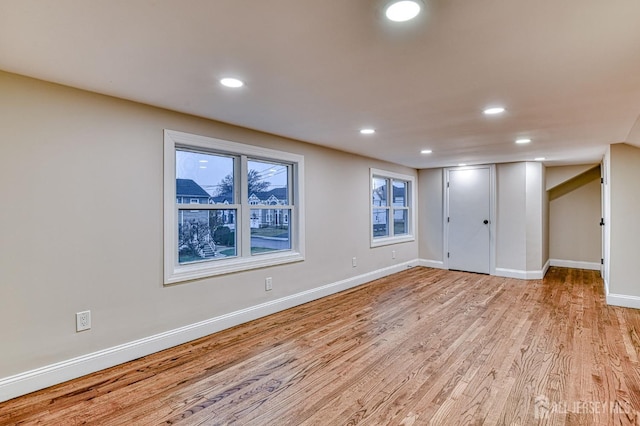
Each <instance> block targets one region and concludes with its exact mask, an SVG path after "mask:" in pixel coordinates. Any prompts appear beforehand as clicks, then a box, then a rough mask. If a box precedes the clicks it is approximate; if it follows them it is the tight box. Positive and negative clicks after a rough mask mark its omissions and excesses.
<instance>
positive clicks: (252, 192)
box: [247, 160, 289, 206]
mask: <svg viewBox="0 0 640 426" xmlns="http://www.w3.org/2000/svg"><path fill="white" fill-rule="evenodd" d="M247 168H248V169H249V172H248V176H247V185H248V186H249V191H248V194H249V204H251V205H253V206H256V205H260V206H281V205H287V204H289V167H288V166H287V165H286V164H279V163H271V162H265V161H256V160H249V161H247Z"/></svg>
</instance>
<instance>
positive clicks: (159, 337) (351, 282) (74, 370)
mask: <svg viewBox="0 0 640 426" xmlns="http://www.w3.org/2000/svg"><path fill="white" fill-rule="evenodd" d="M416 265H420V260H418V259H415V260H413V261H410V262H404V263H400V264H397V265H393V266H389V267H385V268H381V269H378V270H375V271H371V272H367V273H365V274H361V275H358V276H355V277H351V278H347V279H344V280H341V281H337V282H334V283H331V284H327V285H324V286H321V287H317V288H314V289H311V290H307V291H303V292H300V293H296V294H293V295H291V296H286V297H283V298H280V299H277V300H273V301H269V302H265V303H261V304H259V305H256V306H252V307H250V308H246V309H241V310H239V311H235V312H231V313H228V314H224V315H220V316H217V317H214V318H210V319H208V320H205V321H201V322H198V323H195V324H190V325H187V326H184V327H180V328H176V329H174V330H169V331H166V332H163V333H160V334H156V335H153V336H149V337H146V338H143V339H139V340H135V341H133V342H128V343H125V344H122V345H118V346H114V347H111V348H107V349H103V350H100V351H97V352H93V353H90V354H86V355H82V356H79V357H76V358H72V359H69V360H66V361H62V362H58V363H55V364H51V365H47V366H44V367H41V368H36V369H34V370H31V371H26V372H24V373H19V374H16V375H14V376H10V377H5V378H0V402H2V401H7V400H9V399H11V398H15V397H17V396H20V395H25V394H27V393H30V392H34V391H36V390H40V389H44V388H46V387H49V386H52V385H55V384H58V383H62V382H65V381H67V380H71V379H75V378H78V377H81V376H84V375H86V374H90V373H94V372H96V371H100V370H103V369H105V368H109V367H113V366H115V365H118V364H122V363H124V362H127V361H131V360H134V359H137V358H140V357H142V356H146V355H149V354H152V353H155V352H158V351H161V350H164V349H168V348H171V347H174V346H176V345H180V344H182V343H186V342H190V341H192V340H195V339H199V338H200V337H204V336H208V335H210V334H213V333H216V332H218V331H222V330H224V329H227V328H230V327H234V326H236V325H239V324H243V323H245V322H248V321H252V320H254V319H257V318H261V317H264V316H267V315H271V314H273V313H276V312H279V311H283V310H285V309H289V308H293V307H294V306H298V305H302V304H304V303H308V302H311V301H313V300H316V299H320V298H322V297H326V296H329V295H331V294H334V293H338V292H341V291H344V290H348V289H350V288H353V287H357V286H359V285H362V284H364V283H367V282H369V281H373V280H376V279H378V278H383V277H386V276H387V275H391V274H394V273H396V272H400V271H403V270H405V269H407V268H408V267H412V266H416Z"/></svg>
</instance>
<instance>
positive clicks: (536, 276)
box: [495, 260, 550, 280]
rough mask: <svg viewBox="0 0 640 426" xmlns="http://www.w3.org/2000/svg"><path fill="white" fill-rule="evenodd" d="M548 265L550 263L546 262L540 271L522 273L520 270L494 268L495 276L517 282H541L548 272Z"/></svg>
mask: <svg viewBox="0 0 640 426" xmlns="http://www.w3.org/2000/svg"><path fill="white" fill-rule="evenodd" d="M549 264H550V262H549V261H548V260H547V262H546V263H545V264H544V266H543V267H542V269H541V270H539V271H523V270H520V269H507V268H496V273H495V275H496V276H498V277H505V278H517V279H519V280H541V279H543V278H544V276H545V275H546V274H547V271H548V270H549Z"/></svg>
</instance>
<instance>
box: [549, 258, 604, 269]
mask: <svg viewBox="0 0 640 426" xmlns="http://www.w3.org/2000/svg"><path fill="white" fill-rule="evenodd" d="M549 262H550V263H551V266H559V267H562V268H573V269H589V270H591V271H600V267H601V266H602V265H601V264H600V263H597V262H582V261H579V260H562V259H549Z"/></svg>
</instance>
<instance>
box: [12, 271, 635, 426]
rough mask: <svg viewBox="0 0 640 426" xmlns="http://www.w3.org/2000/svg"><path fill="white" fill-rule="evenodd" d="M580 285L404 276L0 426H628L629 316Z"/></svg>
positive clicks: (26, 402) (253, 326) (550, 279)
mask: <svg viewBox="0 0 640 426" xmlns="http://www.w3.org/2000/svg"><path fill="white" fill-rule="evenodd" d="M602 288H603V285H602V280H601V279H600V278H599V274H598V273H597V272H594V271H583V270H574V269H566V268H551V269H550V271H549V273H548V274H547V276H546V277H545V279H544V280H531V281H521V280H514V279H507V278H500V277H490V276H486V275H478V274H469V273H463V272H454V271H443V270H435V269H429V268H412V269H409V270H407V271H404V272H402V273H399V274H395V275H393V276H389V277H386V278H383V279H380V280H376V281H373V282H371V283H369V284H366V285H363V286H360V287H358V288H355V289H352V290H349V291H346V292H343V293H340V294H336V295H332V296H329V297H326V298H324V299H322V300H318V301H315V302H311V303H308V304H305V305H302V306H298V307H296V308H293V309H289V310H287V311H284V312H280V313H277V314H274V315H271V316H269V317H266V318H262V319H260V320H257V321H252V322H250V323H247V324H243V325H241V326H238V327H234V328H232V329H229V330H225V331H222V332H220V333H217V334H214V335H211V336H208V337H205V338H203V339H199V340H197V341H194V342H190V343H187V344H184V345H181V346H178V347H175V348H172V349H169V350H166V351H163V352H159V353H157V354H153V355H149V356H147V357H144V358H141V359H138V360H135V361H132V362H130V363H126V364H123V365H120V366H117V367H114V368H110V369H107V370H104V371H100V372H98V373H95V374H92V375H89V376H86V377H83V378H80V379H76V380H73V381H70V382H67V383H63V384H60V385H58V386H54V387H51V388H49V389H45V390H43V391H39V392H35V393H33V394H30V395H26V396H24V397H20V398H16V399H13V400H11V401H7V402H5V403H1V404H0V425H18V424H20V425H22V424H53V425H57V424H61V425H74V424H96V425H158V424H177V425H226V424H239V425H340V424H351V425H355V424H358V425H385V424H392V425H404V426H414V425H427V424H434V425H456V424H472V425H482V424H484V425H530V424H543V425H582V424H584V425H638V424H640V418H639V416H638V413H639V412H640V365H639V361H638V360H639V358H640V355H639V353H640V311H638V310H633V309H624V308H619V307H612V306H607V305H606V303H605V299H604V295H603V292H602Z"/></svg>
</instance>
